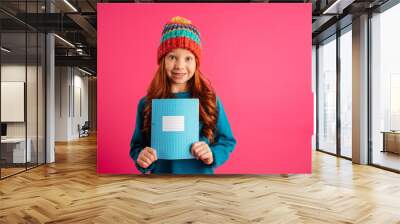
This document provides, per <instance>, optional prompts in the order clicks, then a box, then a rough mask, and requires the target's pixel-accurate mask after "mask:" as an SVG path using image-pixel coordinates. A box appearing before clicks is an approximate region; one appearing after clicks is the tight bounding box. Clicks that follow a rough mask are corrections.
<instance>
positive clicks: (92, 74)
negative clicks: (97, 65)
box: [78, 67, 93, 75]
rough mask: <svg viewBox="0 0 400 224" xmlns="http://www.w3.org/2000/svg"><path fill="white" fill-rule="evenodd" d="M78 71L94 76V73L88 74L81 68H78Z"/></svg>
mask: <svg viewBox="0 0 400 224" xmlns="http://www.w3.org/2000/svg"><path fill="white" fill-rule="evenodd" d="M78 70H79V71H81V72H83V73H85V74H87V75H93V74H92V73H90V72H88V71H85V70H83V69H81V68H79V67H78Z"/></svg>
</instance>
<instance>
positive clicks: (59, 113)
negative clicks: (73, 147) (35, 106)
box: [55, 67, 88, 141]
mask: <svg viewBox="0 0 400 224" xmlns="http://www.w3.org/2000/svg"><path fill="white" fill-rule="evenodd" d="M55 74H56V75H55V123H56V127H55V129H56V133H55V141H69V140H72V139H76V138H78V137H79V133H78V124H80V125H81V126H82V125H83V124H84V122H85V121H87V120H88V78H87V77H86V76H83V73H82V72H80V71H79V70H78V69H76V68H73V67H56V68H55Z"/></svg>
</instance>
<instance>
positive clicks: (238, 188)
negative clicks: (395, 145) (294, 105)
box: [0, 137, 400, 224]
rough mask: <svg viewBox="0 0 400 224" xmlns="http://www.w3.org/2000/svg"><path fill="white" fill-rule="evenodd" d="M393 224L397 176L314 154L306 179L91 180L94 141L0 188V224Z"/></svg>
mask: <svg viewBox="0 0 400 224" xmlns="http://www.w3.org/2000/svg"><path fill="white" fill-rule="evenodd" d="M45 222H46V223H218V224H219V223H373V224H376V223H385V224H387V223H400V175H399V174H396V173H392V172H388V171H385V170H381V169H378V168H375V167H370V166H360V165H353V164H352V163H351V162H350V161H348V160H344V159H338V158H336V157H333V156H330V155H327V154H324V153H321V152H314V154H313V174H312V175H289V176H287V175H286V176H284V175H262V176H259V175H229V176H210V177H207V176H180V177H174V176H135V175H107V176H103V175H98V174H97V173H96V139H95V138H94V137H89V138H83V139H82V140H80V141H76V142H70V143H68V144H57V146H56V163H55V164H50V165H46V166H41V167H38V168H35V169H32V170H29V171H27V172H24V173H21V174H18V175H16V176H12V177H10V178H7V179H5V180H2V181H0V223H45Z"/></svg>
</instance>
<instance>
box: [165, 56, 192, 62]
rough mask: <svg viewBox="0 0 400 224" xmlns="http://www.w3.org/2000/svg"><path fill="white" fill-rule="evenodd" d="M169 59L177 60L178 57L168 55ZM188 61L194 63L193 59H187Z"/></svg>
mask: <svg viewBox="0 0 400 224" xmlns="http://www.w3.org/2000/svg"><path fill="white" fill-rule="evenodd" d="M168 59H170V60H176V59H177V57H176V56H175V55H168ZM185 60H186V61H193V57H186V58H185Z"/></svg>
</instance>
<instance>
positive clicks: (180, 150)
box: [151, 99, 199, 160]
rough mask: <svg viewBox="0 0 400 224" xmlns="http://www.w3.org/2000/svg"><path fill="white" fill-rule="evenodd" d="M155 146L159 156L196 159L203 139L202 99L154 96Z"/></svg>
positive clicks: (153, 127)
mask: <svg viewBox="0 0 400 224" xmlns="http://www.w3.org/2000/svg"><path fill="white" fill-rule="evenodd" d="M151 103H152V104H151V106H152V109H151V110H152V112H151V147H152V148H154V149H155V150H156V151H157V157H158V159H167V160H175V159H193V158H194V156H193V155H192V154H191V152H190V149H191V146H192V144H193V143H195V142H197V141H199V99H153V100H152V102H151Z"/></svg>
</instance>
